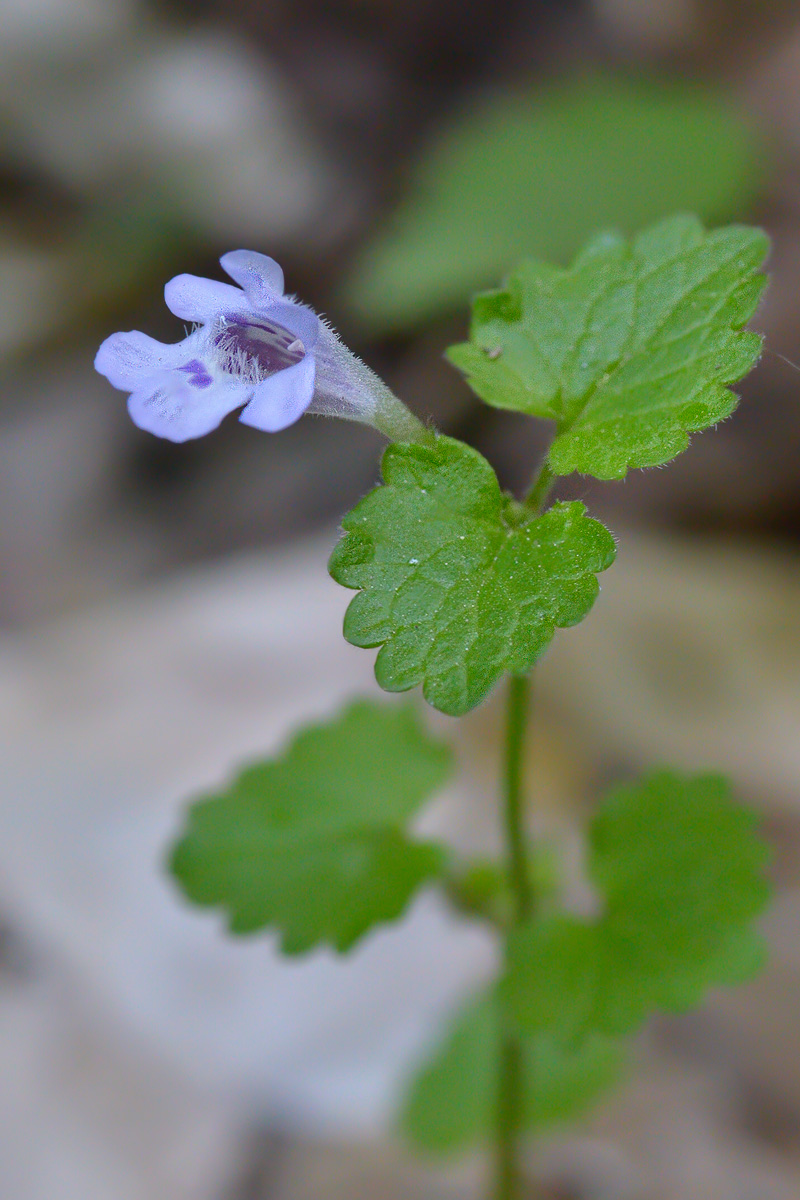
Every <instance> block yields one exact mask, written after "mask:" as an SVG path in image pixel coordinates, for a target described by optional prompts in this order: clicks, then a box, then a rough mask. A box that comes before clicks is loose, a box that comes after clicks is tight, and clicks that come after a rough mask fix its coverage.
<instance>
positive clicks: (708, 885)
mask: <svg viewBox="0 0 800 1200" xmlns="http://www.w3.org/2000/svg"><path fill="white" fill-rule="evenodd" d="M755 823H756V818H755V816H754V815H753V814H752V813H750V812H749V811H748V810H747V809H745V808H743V807H741V806H739V805H738V804H736V803H734V801H733V800H732V799H731V797H730V786H729V784H728V782H727V781H726V780H725V779H723V778H722V777H720V776H717V775H698V776H694V777H692V776H689V777H682V776H680V775H677V774H673V773H672V772H668V771H662V772H658V773H656V774H654V775H651V776H649V777H648V778H647V779H645V780H643V781H642V782H641V783H638V784H634V785H631V786H629V787H622V788H619V789H617V790H616V791H614V792H613V793H611V795H610V796H609V797H608V798H607V800H606V801H605V803H604V804H603V806H602V808H601V810H600V812H599V813H598V815H597V816H596V817H595V819H594V821H593V823H592V826H591V832H590V845H589V864H588V865H589V874H590V876H591V879H592V881H593V883H594V884H595V886H596V887H597V889H598V892H599V894H600V897H601V901H602V903H603V911H602V914H601V915H600V917H599V918H598V919H597V920H596V921H584V920H581V919H579V918H577V917H571V916H563V915H562V916H555V917H550V918H547V919H541V920H538V921H536V922H534V923H532V924H531V925H530V926H529V927H527V928H526V929H524V930H522V931H520V932H519V934H518V935H516V936H515V938H514V940H513V943H512V946H511V952H510V956H509V966H508V974H507V977H506V979H505V982H504V984H503V994H504V996H505V997H506V999H507V1000H508V1003H509V1006H510V1009H511V1011H512V1012H513V1013H514V1015H515V1017H516V1019H517V1020H518V1021H519V1022H520V1025H521V1026H522V1027H524V1028H526V1029H528V1030H531V1031H533V1030H548V1031H550V1032H552V1033H553V1034H554V1035H557V1036H559V1037H563V1038H566V1039H573V1038H576V1037H579V1036H587V1035H588V1034H590V1033H595V1032H599V1033H603V1034H608V1035H617V1034H620V1033H624V1032H627V1031H629V1030H632V1029H634V1028H635V1027H636V1026H637V1025H640V1024H641V1023H642V1022H643V1021H644V1020H646V1018H647V1017H648V1016H649V1015H650V1014H651V1013H653V1012H655V1011H658V1010H667V1011H675V1012H679V1011H683V1010H685V1009H688V1008H690V1007H692V1006H693V1005H695V1004H697V1003H699V1002H700V1000H701V999H702V996H703V994H704V993H705V992H706V991H707V990H708V989H709V988H711V987H714V986H719V985H727V984H733V983H739V982H741V981H743V980H744V979H747V978H749V977H750V976H751V975H752V974H754V973H755V972H756V971H757V970H758V968H759V966H760V965H761V961H762V959H763V951H762V948H761V944H760V940H759V938H758V937H757V936H756V934H754V933H753V931H752V929H751V928H750V926H751V923H752V921H753V919H754V918H755V917H756V916H757V915H758V914H759V913H760V912H761V910H762V909H763V908H764V906H765V904H766V902H767V900H768V898H769V888H768V885H767V883H766V880H765V878H764V866H765V863H766V860H767V858H768V852H767V848H766V846H765V844H764V843H763V842H762V841H761V840H760V839H759V838H757V837H756V836H755V834H754V832H753V828H754V825H755Z"/></svg>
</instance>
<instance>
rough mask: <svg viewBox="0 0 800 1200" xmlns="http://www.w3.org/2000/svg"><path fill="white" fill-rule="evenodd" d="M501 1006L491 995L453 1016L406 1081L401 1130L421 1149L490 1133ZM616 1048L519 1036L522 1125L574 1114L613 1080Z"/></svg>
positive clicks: (442, 1148) (441, 1150) (439, 1150)
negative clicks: (417, 1071) (415, 1073)
mask: <svg viewBox="0 0 800 1200" xmlns="http://www.w3.org/2000/svg"><path fill="white" fill-rule="evenodd" d="M498 1010H499V1006H498V1004H497V1003H496V1000H495V997H494V996H493V995H492V994H491V993H490V994H488V995H484V996H481V997H480V999H478V1000H477V1001H473V1002H472V1003H471V1004H469V1006H468V1007H467V1008H466V1009H464V1011H463V1012H462V1013H460V1014H459V1016H458V1017H457V1019H456V1021H455V1023H454V1024H453V1026H452V1028H451V1030H450V1032H449V1034H448V1036H447V1037H446V1039H445V1040H444V1042H443V1043H442V1045H441V1046H440V1047H439V1048H438V1050H437V1051H436V1052H435V1053H434V1055H433V1057H432V1059H431V1060H430V1062H429V1063H427V1064H426V1066H425V1067H424V1068H423V1069H422V1071H421V1072H420V1074H419V1075H418V1077H417V1078H416V1080H415V1081H414V1083H413V1084H412V1086H411V1089H410V1092H409V1094H408V1098H407V1100H406V1104H405V1108H404V1110H403V1113H402V1116H401V1128H402V1130H403V1132H404V1133H405V1135H406V1137H408V1138H409V1140H410V1141H412V1142H414V1143H415V1144H416V1146H417V1147H419V1149H421V1150H424V1151H427V1152H428V1153H431V1154H453V1153H455V1152H457V1151H459V1150H462V1149H464V1148H465V1147H467V1146H469V1145H472V1144H474V1143H475V1142H479V1141H482V1140H484V1139H488V1138H489V1137H491V1136H492V1134H493V1132H494V1125H495V1121H496V1113H495V1110H496V1107H497V1083H498V1063H499V1058H500V1021H499V1011H498ZM621 1065H622V1054H621V1050H620V1048H619V1046H618V1045H617V1044H615V1043H614V1042H612V1041H610V1040H609V1039H607V1038H603V1037H599V1036H598V1037H592V1038H590V1039H588V1040H587V1041H584V1042H582V1043H581V1045H579V1046H577V1045H576V1046H564V1045H562V1044H559V1043H558V1042H556V1041H555V1040H554V1039H553V1038H552V1037H550V1036H548V1035H547V1034H542V1033H540V1034H537V1035H535V1036H533V1037H527V1038H525V1039H524V1040H523V1058H522V1079H523V1111H522V1122H523V1127H524V1128H526V1129H532V1128H535V1127H537V1126H543V1125H550V1124H553V1123H555V1122H558V1121H564V1120H567V1119H568V1118H571V1117H574V1116H576V1115H577V1114H578V1113H580V1112H582V1111H583V1110H584V1109H586V1108H587V1107H588V1106H589V1105H590V1104H591V1103H592V1102H593V1101H594V1100H595V1098H596V1096H597V1095H598V1093H599V1092H601V1091H603V1089H605V1088H606V1087H608V1086H609V1085H610V1084H611V1083H613V1082H614V1081H615V1079H616V1077H617V1075H618V1074H619V1071H620V1068H621Z"/></svg>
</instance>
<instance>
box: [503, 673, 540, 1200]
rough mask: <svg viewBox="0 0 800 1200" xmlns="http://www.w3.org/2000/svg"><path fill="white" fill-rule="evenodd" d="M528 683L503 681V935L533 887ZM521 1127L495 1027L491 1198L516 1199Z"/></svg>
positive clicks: (517, 1097)
mask: <svg viewBox="0 0 800 1200" xmlns="http://www.w3.org/2000/svg"><path fill="white" fill-rule="evenodd" d="M529 688H530V681H529V679H528V677H527V676H524V675H512V676H511V678H510V680H509V689H508V706H507V709H506V745H505V764H504V780H503V782H504V796H503V799H504V805H503V823H504V829H505V843H506V858H507V869H508V878H509V885H510V888H511V894H512V897H513V914H512V919H511V921H510V923H509V929H508V934H507V936H510V934H511V933H513V931H514V930H515V929H516V928H517V927H518V926H519V925H521V924H523V923H524V922H525V921H527V920H528V918H529V917H530V915H531V912H532V909H533V888H532V885H531V880H530V877H529V873H528V855H527V851H526V846H525V826H524V820H523V789H522V763H523V752H524V745H525V727H526V723H527V715H528V699H529ZM521 1126H522V1045H521V1042H520V1039H519V1036H518V1034H517V1033H516V1032H514V1031H513V1030H511V1029H508V1028H505V1029H502V1030H501V1042H500V1062H499V1086H498V1102H497V1144H496V1163H495V1187H494V1198H495V1200H519V1197H520V1194H521V1182H522V1179H521V1173H520V1164H519V1150H520V1132H521Z"/></svg>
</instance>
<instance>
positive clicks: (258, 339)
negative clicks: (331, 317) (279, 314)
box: [213, 320, 306, 382]
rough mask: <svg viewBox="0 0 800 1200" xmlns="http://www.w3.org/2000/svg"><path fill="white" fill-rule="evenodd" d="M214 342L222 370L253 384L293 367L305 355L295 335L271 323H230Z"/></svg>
mask: <svg viewBox="0 0 800 1200" xmlns="http://www.w3.org/2000/svg"><path fill="white" fill-rule="evenodd" d="M213 340H214V346H215V349H216V351H217V354H218V356H219V358H220V362H221V365H222V367H223V369H224V370H226V371H227V372H228V373H229V374H231V375H237V376H243V377H245V378H252V379H253V380H254V382H259V381H261V380H263V379H268V378H269V376H270V375H275V374H276V373H277V372H278V371H283V370H285V369H286V368H287V367H291V366H294V364H295V363H298V362H300V361H301V359H303V358H304V357H305V352H306V351H305V347H304V345H303V343H302V342H301V341H300V340H299V338H296V337H295V336H294V334H293V333H290V332H289V330H287V329H284V328H283V327H282V326H281V325H272V324H270V323H269V322H259V323H255V322H247V323H245V322H243V321H241V320H238V321H237V320H228V321H226V323H225V325H224V327H223V329H222V330H220V332H219V333H217V334H216V335H215V336H214V339H213Z"/></svg>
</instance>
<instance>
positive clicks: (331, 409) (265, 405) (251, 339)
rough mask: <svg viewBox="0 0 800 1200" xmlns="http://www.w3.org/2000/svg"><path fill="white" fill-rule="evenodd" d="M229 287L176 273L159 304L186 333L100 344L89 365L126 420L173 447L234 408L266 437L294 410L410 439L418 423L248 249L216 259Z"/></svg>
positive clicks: (275, 270) (278, 273)
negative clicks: (124, 404)
mask: <svg viewBox="0 0 800 1200" xmlns="http://www.w3.org/2000/svg"><path fill="white" fill-rule="evenodd" d="M220 262H221V263H222V266H223V268H224V270H225V271H226V272H227V274H228V275H230V277H231V279H233V280H235V282H236V283H238V284H239V285H240V286H239V287H233V286H232V285H231V284H229V283H219V282H217V281H216V280H213V279H201V278H200V277H199V276H197V275H177V276H176V277H175V279H171V280H170V281H169V283H168V284H167V285H166V287H165V289H164V298H165V300H166V302H167V307H168V308H169V309H170V310H171V311H172V312H173V313H174V314H175V316H176V317H181V318H182V319H183V320H184V321H191V322H193V324H194V326H195V328H194V329H193V330H192V332H191V333H190V334H189V336H188V337H186V338H184V340H183V341H182V342H177V343H174V344H164V343H163V342H157V341H155V339H154V338H151V337H148V336H147V334H145V333H139V332H137V331H136V330H133V331H132V332H130V333H114V334H112V335H111V337H108V338H106V340H105V341H104V342H103V344H102V346H101V347H100V349H99V350H98V352H97V357H96V358H95V360H94V365H95V368H96V369H97V370H98V371H99V372H100V374H101V375H105V377H106V378H107V379H108V380H109V382H110V383H112V384H113V386H114V387H116V388H119V389H120V390H121V391H123V392H128V393H130V396H129V399H128V412H129V413H130V415H131V418H132V419H133V422H134V424H136V425H138V426H139V428H140V429H146V430H148V431H149V432H150V433H155V434H158V436H159V437H165V438H169V439H170V441H173V442H185V441H187V440H188V439H189V438H195V437H202V436H203V434H205V433H210V432H211V430H212V429H216V428H217V426H218V425H219V424H220V422H221V421H222V419H223V418H224V417H226V416H227V415H228V413H230V412H233V410H234V409H236V408H243V411H242V413H241V415H240V418H239V419H240V420H241V421H244V423H245V424H246V425H252V426H254V427H255V428H256V429H263V430H266V431H267V432H269V433H274V432H276V431H277V430H279V429H285V428H286V426H287V425H291V424H293V423H294V422H295V421H297V420H298V418H299V417H301V416H302V415H303V413H304V412H313V413H320V414H323V415H327V416H338V417H345V418H349V419H350V420H354V421H363V422H365V423H367V424H369V425H374V426H375V427H376V428H378V429H380V430H381V431H382V432H383V433H385V434H386V435H387V436H388V437H391V438H394V439H397V440H406V441H418V440H420V438H421V437H422V438H425V437H428V436H430V435H429V433H428V431H427V430H426V429H425V427H424V426H423V425H422V424H421V423H420V422H419V421H418V420H417V419H416V417H414V416H412V414H411V413H410V412H409V411H408V409H407V408H406V407H405V405H403V404H402V403H401V401H400V400H398V399H397V397H396V396H395V395H394V393H393V392H391V391H390V390H389V388H388V387H387V386H386V384H385V383H383V382H382V380H380V379H379V378H378V376H377V375H375V373H374V372H373V371H371V370H370V369H369V367H367V366H365V364H364V363H362V362H361V360H360V359H358V358H356V356H355V355H354V354H353V353H352V352H351V351H350V350H348V349H347V347H346V346H345V345H344V343H343V342H341V341H340V339H339V338H338V336H337V335H336V333H335V332H334V331H333V330H332V329H331V328H330V326H329V325H327V324H326V323H325V321H323V320H322V319H321V318H320V317H318V316H317V314H316V313H315V312H313V311H312V309H310V308H308V307H307V306H306V305H304V304H300V303H298V301H297V300H294V299H293V298H292V297H290V296H284V294H283V271H282V270H281V268H280V267H279V266H278V264H277V263H276V262H275V261H274V259H272V258H268V257H267V256H266V255H265V254H257V253H256V252H255V251H253V250H233V251H231V253H229V254H223V256H222V258H221V259H220Z"/></svg>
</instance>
